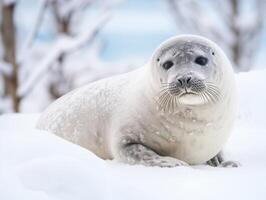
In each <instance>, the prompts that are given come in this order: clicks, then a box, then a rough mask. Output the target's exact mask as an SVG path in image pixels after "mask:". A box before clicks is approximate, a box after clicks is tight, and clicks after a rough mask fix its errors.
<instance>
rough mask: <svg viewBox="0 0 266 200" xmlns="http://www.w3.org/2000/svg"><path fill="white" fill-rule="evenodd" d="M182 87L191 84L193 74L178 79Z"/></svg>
mask: <svg viewBox="0 0 266 200" xmlns="http://www.w3.org/2000/svg"><path fill="white" fill-rule="evenodd" d="M177 81H178V82H179V84H180V86H181V87H190V86H191V76H183V77H180V78H178V79H177Z"/></svg>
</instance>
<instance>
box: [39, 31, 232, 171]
mask: <svg viewBox="0 0 266 200" xmlns="http://www.w3.org/2000/svg"><path fill="white" fill-rule="evenodd" d="M235 94H236V92H235V81H234V74H233V70H232V67H231V65H230V63H229V61H228V60H227V58H226V56H225V55H224V54H223V52H222V51H221V49H220V48H219V47H217V45H215V44H214V43H213V42H211V41H209V40H207V39H205V38H202V37H198V36H191V35H188V36H179V37H175V38H171V39H170V40H168V41H166V42H165V43H163V44H162V45H161V46H160V47H159V48H158V49H157V50H156V51H155V53H154V55H153V56H152V58H151V60H150V61H149V62H148V64H146V65H145V66H143V67H141V68H139V69H137V70H135V71H133V72H130V73H127V74H123V75H119V76H115V77H111V78H107V79H103V80H100V81H97V82H94V83H92V84H89V85H87V86H84V87H82V88H79V89H76V90H74V91H72V92H70V93H69V94H66V95H65V96H63V97H61V98H60V99H58V100H57V101H55V103H53V104H52V105H51V106H49V107H48V109H47V110H46V111H45V112H44V113H43V114H42V116H41V117H40V119H39V122H38V124H37V127H38V128H40V129H44V130H48V131H50V132H52V133H55V134H56V135H58V136H60V137H62V138H64V139H67V140H69V141H71V142H73V143H75V144H78V145H80V146H82V147H85V148H87V149H89V150H91V151H92V152H94V153H95V154H96V155H98V156H99V157H101V158H103V159H116V160H118V161H121V162H125V163H129V164H143V165H147V166H161V167H173V166H177V165H183V164H186V163H188V164H202V163H204V162H207V161H208V160H210V159H212V158H213V157H215V156H216V155H217V154H219V152H220V151H221V150H222V148H223V146H224V144H225V142H226V140H227V139H228V137H229V135H230V130H231V128H232V125H233V122H234V117H235V108H236V105H235V103H236V102H235ZM219 158H220V157H219ZM219 160H220V163H222V162H223V161H222V160H221V159H219Z"/></svg>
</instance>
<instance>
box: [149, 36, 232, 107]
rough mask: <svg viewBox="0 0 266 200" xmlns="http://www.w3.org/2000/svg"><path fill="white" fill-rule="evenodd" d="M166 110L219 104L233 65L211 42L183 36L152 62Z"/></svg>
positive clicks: (158, 52) (165, 46) (169, 42)
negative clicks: (171, 107)
mask: <svg viewBox="0 0 266 200" xmlns="http://www.w3.org/2000/svg"><path fill="white" fill-rule="evenodd" d="M151 62H152V64H151V66H152V71H153V77H154V78H155V81H156V84H157V85H159V87H160V88H161V89H160V91H159V95H158V102H159V103H160V105H161V106H162V107H164V108H165V107H166V106H168V107H169V106H174V105H176V104H181V105H206V104H210V103H217V102H218V101H219V99H220V97H221V89H220V87H221V85H222V84H223V82H224V81H225V80H224V76H225V74H226V73H227V71H228V70H229V71H230V70H231V69H229V68H231V65H230V63H229V61H228V59H227V58H226V56H225V55H224V53H223V52H222V50H221V49H220V48H219V47H218V46H217V45H216V44H215V43H213V42H211V41H210V40H208V39H206V38H203V37H200V36H194V35H181V36H178V37H174V38H171V39H169V40H167V41H166V42H164V43H163V44H161V45H160V46H159V48H158V49H157V50H156V51H155V53H154V55H153V56H152V59H151Z"/></svg>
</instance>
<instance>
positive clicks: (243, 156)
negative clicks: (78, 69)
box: [0, 70, 266, 200]
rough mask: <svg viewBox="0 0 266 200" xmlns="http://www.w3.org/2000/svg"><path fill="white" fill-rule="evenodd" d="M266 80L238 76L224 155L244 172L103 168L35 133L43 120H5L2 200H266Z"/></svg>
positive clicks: (0, 128) (0, 135) (0, 129)
mask: <svg viewBox="0 0 266 200" xmlns="http://www.w3.org/2000/svg"><path fill="white" fill-rule="evenodd" d="M265 77H266V71H265V70H264V71H253V72H249V73H242V74H239V75H237V81H238V86H239V93H240V98H239V101H240V109H239V115H238V120H237V122H236V126H235V129H234V132H233V134H232V137H231V138H230V141H229V142H228V144H227V146H226V149H225V153H226V155H227V158H228V159H230V160H237V161H239V162H240V163H241V164H242V166H241V167H240V168H212V167H210V166H206V165H202V166H193V167H176V168H157V167H153V168H149V167H144V166H129V165H125V164H119V163H115V162H112V161H103V160H101V159H100V158H98V157H96V156H95V155H94V154H92V153H91V152H89V151H87V150H86V149H83V148H81V147H79V146H77V145H74V144H71V143H69V142H67V141H64V140H62V139H61V138H59V137H57V136H55V135H52V134H50V133H48V132H45V131H40V130H36V129H34V125H35V122H36V120H37V118H38V115H32V114H31V115H29V114H28V115H26V114H23V115H22V114H20V115H19V114H17V115H14V114H13V115H12V114H10V115H4V116H1V117H0V199H1V200H13V199H14V200H17V199H20V200H24V199H25V200H31V199H38V200H61V199H62V200H72V199H73V200H79V199H84V200H85V199H86V200H109V199H114V200H120V199H121V200H124V199H128V200H131V199H132V200H133V199H134V200H136V199H138V200H142V199H143V200H144V199H145V200H146V199H153V200H156V199H167V200H172V199H173V200H174V199H175V200H176V199H196V198H197V199H215V200H218V199H223V200H224V199H241V200H243V199H249V200H250V199H257V200H259V199H265V196H266V190H265V188H266V179H265V177H266V156H265V154H266V147H265V144H266V118H265V111H266V107H265V103H266V95H265V93H264V92H263V91H264V87H265V86H264V85H265V84H263V81H264V78H265Z"/></svg>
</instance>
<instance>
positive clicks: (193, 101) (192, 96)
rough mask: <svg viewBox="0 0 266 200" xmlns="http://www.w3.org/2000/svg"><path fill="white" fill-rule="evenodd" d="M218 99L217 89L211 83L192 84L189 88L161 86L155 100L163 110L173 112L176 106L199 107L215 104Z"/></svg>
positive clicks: (218, 91)
mask: <svg viewBox="0 0 266 200" xmlns="http://www.w3.org/2000/svg"><path fill="white" fill-rule="evenodd" d="M219 99H220V90H219V88H218V87H217V86H216V85H215V84H214V83H211V82H203V81H201V82H199V81H198V82H194V83H193V84H191V85H190V86H189V87H186V86H185V87H182V86H180V85H178V84H176V83H170V84H166V85H164V86H162V90H161V91H160V92H159V94H158V96H157V98H156V100H157V102H158V105H159V107H160V108H161V109H163V110H168V111H169V112H171V111H173V110H175V109H176V108H177V107H178V105H193V106H199V105H204V104H210V103H216V102H218V101H219Z"/></svg>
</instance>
